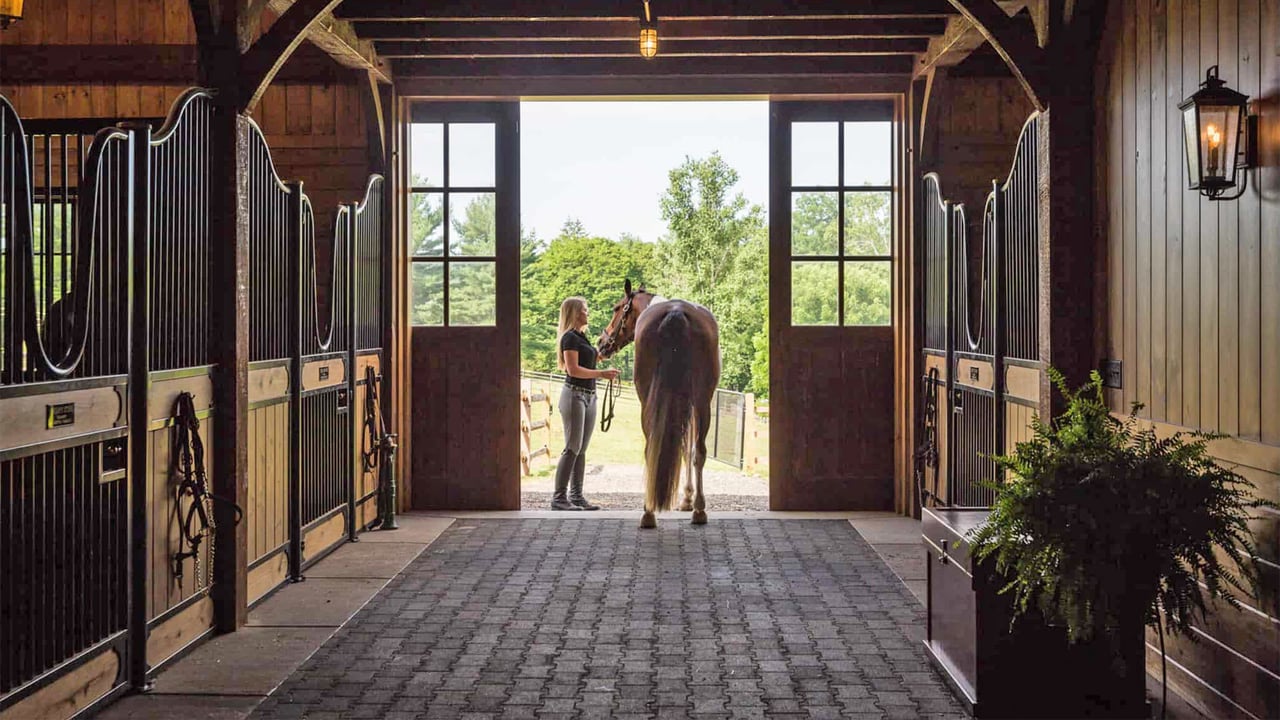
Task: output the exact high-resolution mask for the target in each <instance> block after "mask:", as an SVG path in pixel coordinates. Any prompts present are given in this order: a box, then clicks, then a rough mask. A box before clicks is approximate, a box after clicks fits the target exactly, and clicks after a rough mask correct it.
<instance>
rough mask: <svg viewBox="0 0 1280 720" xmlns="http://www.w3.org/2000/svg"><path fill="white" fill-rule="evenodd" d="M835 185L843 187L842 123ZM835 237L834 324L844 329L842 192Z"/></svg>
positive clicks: (838, 127)
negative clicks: (837, 246)
mask: <svg viewBox="0 0 1280 720" xmlns="http://www.w3.org/2000/svg"><path fill="white" fill-rule="evenodd" d="M836 167H837V175H836V183H837V184H838V185H840V187H841V188H843V187H844V123H842V122H838V123H836ZM836 237H837V238H839V243H840V246H839V249H838V251H837V252H838V254H839V256H840V258H841V260H840V262H838V263H836V324H838V325H839V326H841V327H844V310H845V308H844V190H843V189H842V190H839V191H837V192H836Z"/></svg>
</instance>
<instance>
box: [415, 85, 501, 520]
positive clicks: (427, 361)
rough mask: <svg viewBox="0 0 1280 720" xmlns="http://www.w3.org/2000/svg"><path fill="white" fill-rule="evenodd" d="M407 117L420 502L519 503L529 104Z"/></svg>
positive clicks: (453, 505) (429, 505)
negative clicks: (523, 171) (523, 113)
mask: <svg viewBox="0 0 1280 720" xmlns="http://www.w3.org/2000/svg"><path fill="white" fill-rule="evenodd" d="M409 118H410V124H409V126H408V133H409V138H408V140H409V142H408V143H407V146H408V150H409V158H408V170H409V173H408V179H409V186H410V187H409V198H408V200H409V201H408V203H406V207H407V208H408V218H407V225H406V228H407V233H406V236H407V238H408V242H409V248H408V258H409V296H410V297H409V316H410V323H411V325H412V329H411V338H412V341H411V350H410V351H411V353H412V359H411V366H412V367H411V371H410V372H411V378H410V385H411V395H410V413H411V415H412V423H411V425H412V433H413V437H412V439H411V440H412V441H411V444H410V453H411V456H410V463H411V465H410V469H411V474H410V483H411V485H412V495H411V497H412V504H413V506H414V507H415V508H417V509H519V507H520V485H519V482H520V480H519V478H520V473H519V468H520V465H519V463H520V445H519V435H518V432H517V431H518V429H519V428H518V426H517V424H516V418H518V417H519V402H520V318H519V313H520V306H519V291H520V288H519V282H520V279H519V259H520V237H519V235H520V199H519V186H520V182H519V173H520V171H519V157H520V156H519V138H518V128H517V123H518V120H519V105H518V104H516V103H429V104H426V103H424V104H420V105H414V106H412V107H411V108H410V111H409Z"/></svg>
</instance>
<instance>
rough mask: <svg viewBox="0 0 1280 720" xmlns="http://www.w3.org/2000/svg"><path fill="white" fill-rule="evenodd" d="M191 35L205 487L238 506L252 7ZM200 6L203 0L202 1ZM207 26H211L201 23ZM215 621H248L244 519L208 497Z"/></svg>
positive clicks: (242, 472)
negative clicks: (206, 247)
mask: <svg viewBox="0 0 1280 720" xmlns="http://www.w3.org/2000/svg"><path fill="white" fill-rule="evenodd" d="M191 2H192V4H193V5H195V4H196V3H207V8H208V14H207V16H203V17H205V20H204V22H206V23H212V24H213V28H209V27H206V28H204V30H205V32H204V33H203V35H202V36H201V37H200V43H201V52H200V57H201V67H200V76H201V80H202V82H203V83H205V84H206V85H208V86H209V87H211V88H212V89H213V90H214V91H215V93H216V95H215V99H216V102H217V111H216V112H215V113H214V119H213V125H212V127H211V128H210V141H211V144H212V146H213V155H212V158H213V159H212V168H211V172H212V174H213V177H212V183H213V187H214V191H213V193H212V195H211V197H210V207H209V218H210V223H211V224H212V227H211V233H210V237H212V238H215V241H214V242H215V243H216V245H215V247H214V251H213V252H212V253H210V255H211V261H210V269H209V270H210V281H211V285H212V286H213V287H215V288H218V289H219V291H218V292H215V293H212V294H211V295H210V304H211V306H210V315H211V316H212V322H211V330H212V333H211V335H212V337H214V338H217V341H216V342H213V343H211V349H212V353H211V354H212V358H211V359H212V361H213V363H214V369H213V407H214V423H213V446H214V447H215V448H217V449H218V452H217V454H216V456H215V457H214V458H212V461H213V463H212V464H213V492H214V493H215V494H217V495H220V496H221V497H223V498H226V499H227V500H229V501H230V502H231V503H234V504H235V505H238V506H241V507H243V506H244V505H245V504H246V502H247V500H248V496H249V492H248V476H249V452H248V450H249V171H248V168H249V119H248V118H247V117H246V116H244V115H242V114H240V110H239V105H238V101H239V98H240V84H241V80H240V77H241V74H240V57H241V54H242V53H244V51H245V50H247V49H248V47H249V43H250V39H251V38H252V37H253V32H254V30H255V29H256V24H257V19H258V16H259V13H260V9H259V11H257V12H254V11H252V10H251V9H250V3H249V2H248V0H226V1H224V2H221V3H218V4H216V5H215V4H213V3H208V2H207V0H191ZM202 7H203V6H202ZM211 29H213V30H216V31H214V32H211V31H210V30H211ZM214 522H215V523H216V526H217V530H216V533H215V535H214V543H213V545H214V552H215V557H216V558H217V559H216V561H215V563H214V571H213V572H214V577H213V588H212V589H211V594H212V597H213V603H214V621H215V624H216V627H217V629H218V631H219V632H232V631H234V630H236V629H237V628H239V627H241V626H243V625H244V624H245V622H246V620H247V619H248V615H249V608H248V564H249V543H248V540H249V535H248V530H249V528H248V526H247V525H246V524H244V523H240V524H237V523H236V517H235V511H234V509H233V507H232V506H231V505H230V504H229V503H221V502H220V503H215V504H214Z"/></svg>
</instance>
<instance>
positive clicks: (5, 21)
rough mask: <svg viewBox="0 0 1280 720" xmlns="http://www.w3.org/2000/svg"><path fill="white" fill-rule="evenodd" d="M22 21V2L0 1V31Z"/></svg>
mask: <svg viewBox="0 0 1280 720" xmlns="http://www.w3.org/2000/svg"><path fill="white" fill-rule="evenodd" d="M21 19H22V0H0V30H3V29H5V28H7V27H9V26H10V25H12V24H13V21H15V20H21Z"/></svg>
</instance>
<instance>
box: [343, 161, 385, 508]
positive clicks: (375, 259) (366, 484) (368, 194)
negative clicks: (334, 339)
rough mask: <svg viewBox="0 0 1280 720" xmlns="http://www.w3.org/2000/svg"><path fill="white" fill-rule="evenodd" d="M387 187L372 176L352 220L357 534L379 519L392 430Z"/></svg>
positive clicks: (354, 207)
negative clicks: (383, 447)
mask: <svg viewBox="0 0 1280 720" xmlns="http://www.w3.org/2000/svg"><path fill="white" fill-rule="evenodd" d="M385 184H386V183H385V182H384V181H383V179H382V176H381V175H373V176H371V177H370V178H369V182H368V183H367V184H366V185H365V194H364V198H362V199H361V201H360V202H359V203H356V204H355V205H352V206H351V209H350V215H349V217H350V221H351V222H350V224H351V231H350V246H349V247H350V248H351V254H352V275H351V285H352V287H351V297H352V305H353V307H351V308H350V312H351V317H352V318H353V319H352V326H353V327H352V330H353V333H354V342H353V343H352V349H351V353H350V359H349V360H348V363H347V366H348V367H350V368H353V372H354V377H353V380H354V382H353V383H352V384H351V388H352V394H351V400H352V402H351V405H350V407H351V413H352V419H353V421H354V425H355V428H356V431H355V436H354V437H353V438H352V442H351V446H352V449H353V452H352V460H351V465H352V467H353V470H354V473H355V490H354V493H353V496H352V499H351V508H350V512H351V514H352V515H353V517H354V523H353V529H360V528H364V527H367V526H369V524H370V523H372V522H373V521H374V519H375V518H376V517H377V511H378V488H379V484H380V480H381V477H380V476H381V474H382V472H383V471H384V470H385V468H383V467H382V461H381V458H380V456H379V454H378V453H377V451H376V447H377V445H378V443H379V441H380V439H381V432H382V429H383V428H385V427H388V426H389V425H390V422H389V418H390V413H389V408H387V407H386V404H385V401H384V398H387V397H388V396H389V394H388V393H387V382H386V375H385V369H386V364H385V354H384V352H383V345H384V343H385V342H386V333H387V330H388V328H389V326H390V314H389V310H390V303H389V302H388V301H387V298H388V297H389V295H388V294H387V289H388V288H389V287H390V285H391V276H390V274H389V273H390V270H391V268H390V263H388V262H387V247H386V243H385V241H384V237H383V227H384V226H385V220H384V213H385V210H386V208H385V205H384V200H383V195H384V191H383V188H384V186H385ZM370 379H372V381H373V386H372V387H370V384H369V381H370ZM371 390H372V393H371V392H370V391H371Z"/></svg>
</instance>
